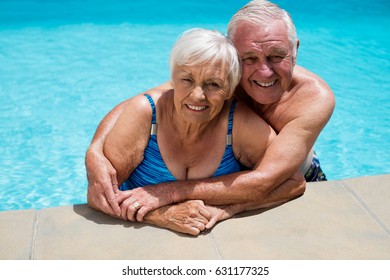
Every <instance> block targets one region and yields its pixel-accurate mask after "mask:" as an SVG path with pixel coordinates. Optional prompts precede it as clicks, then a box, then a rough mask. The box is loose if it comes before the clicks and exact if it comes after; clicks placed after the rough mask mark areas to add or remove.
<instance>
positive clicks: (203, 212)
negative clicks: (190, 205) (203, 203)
mask: <svg viewBox="0 0 390 280" xmlns="http://www.w3.org/2000/svg"><path fill="white" fill-rule="evenodd" d="M199 213H200V214H201V215H202V216H203V217H205V218H206V219H207V220H210V219H211V218H212V215H211V212H210V211H209V209H207V207H201V208H200V209H199Z"/></svg>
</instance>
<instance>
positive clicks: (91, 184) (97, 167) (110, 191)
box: [85, 149, 121, 217]
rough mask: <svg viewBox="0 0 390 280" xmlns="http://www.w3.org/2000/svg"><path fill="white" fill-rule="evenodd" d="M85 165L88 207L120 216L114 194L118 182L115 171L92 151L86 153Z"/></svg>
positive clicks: (105, 159) (101, 156)
mask: <svg viewBox="0 0 390 280" xmlns="http://www.w3.org/2000/svg"><path fill="white" fill-rule="evenodd" d="M85 165H86V169H87V178H88V196H87V198H88V206H90V207H92V208H94V209H97V210H99V211H102V212H104V213H106V214H108V215H111V216H114V217H118V216H120V214H121V209H120V207H119V203H118V200H117V198H116V193H118V192H119V191H118V181H117V176H116V171H115V169H114V167H113V166H112V164H111V163H110V161H109V160H108V159H107V158H106V157H105V156H104V155H103V154H100V153H96V152H94V151H93V150H92V149H90V150H88V151H87V154H86V160H85Z"/></svg>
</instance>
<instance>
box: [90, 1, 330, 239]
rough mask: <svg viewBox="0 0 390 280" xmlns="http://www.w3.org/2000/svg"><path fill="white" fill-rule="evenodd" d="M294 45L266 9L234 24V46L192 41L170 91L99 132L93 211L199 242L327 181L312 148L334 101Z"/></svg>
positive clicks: (128, 107) (121, 108) (206, 36)
mask: <svg viewBox="0 0 390 280" xmlns="http://www.w3.org/2000/svg"><path fill="white" fill-rule="evenodd" d="M298 46H299V41H298V39H297V35H296V31H295V27H294V25H293V22H292V20H291V18H290V16H289V14H288V13H287V12H286V11H284V10H283V9H281V8H279V7H278V6H277V5H275V4H273V3H271V2H268V1H264V0H253V1H251V2H249V3H248V4H247V5H246V6H244V7H243V8H241V9H240V10H239V11H238V12H237V13H236V14H235V15H234V16H233V17H232V19H231V21H230V22H229V25H228V37H227V38H226V37H225V36H223V35H222V34H220V33H219V32H217V31H210V30H204V29H192V30H189V31H186V32H184V33H183V34H182V35H181V37H179V39H178V40H177V42H176V43H175V45H174V47H173V49H172V51H171V56H170V70H171V80H170V82H167V83H165V84H163V85H161V86H159V87H157V88H154V89H151V90H149V91H147V92H145V93H143V94H140V95H137V96H135V97H133V98H131V99H129V100H126V101H124V102H122V103H121V104H119V105H117V106H116V107H115V108H114V109H113V110H112V111H111V112H110V113H109V114H107V116H106V117H105V118H104V119H103V121H102V122H101V123H100V125H99V127H98V128H97V131H96V133H95V136H94V138H93V140H92V143H91V145H90V147H89V149H88V151H87V153H86V169H87V174H88V183H89V185H88V205H89V206H90V207H92V208H95V209H97V210H99V211H102V212H104V213H106V214H109V215H111V216H114V217H119V218H122V219H124V220H131V221H144V222H147V223H151V224H154V225H157V226H160V227H163V228H168V229H170V230H173V231H176V232H181V233H187V234H191V235H198V234H199V233H200V232H202V231H203V230H205V229H210V228H212V227H213V226H214V225H215V224H216V223H217V222H219V221H222V220H225V219H228V218H230V217H232V216H233V215H235V214H237V213H240V212H244V211H248V210H254V209H259V208H266V207H271V206H275V205H279V204H281V203H285V202H287V201H289V200H291V199H294V198H296V197H298V196H300V195H302V194H303V193H304V191H305V186H306V181H320V180H326V178H325V175H324V173H323V172H322V170H321V167H320V165H319V161H318V159H317V157H316V156H315V154H314V152H313V145H314V142H315V141H316V139H317V137H318V135H319V134H320V132H321V130H322V129H323V128H324V126H325V125H326V123H327V122H328V120H329V119H330V117H331V115H332V112H333V109H334V106H335V100H334V96H333V93H332V91H331V90H330V89H329V87H328V86H327V85H326V84H325V82H323V81H322V80H321V79H320V78H319V77H317V76H316V75H314V74H313V73H311V72H309V71H307V70H305V69H303V68H301V67H299V66H296V57H297V50H298Z"/></svg>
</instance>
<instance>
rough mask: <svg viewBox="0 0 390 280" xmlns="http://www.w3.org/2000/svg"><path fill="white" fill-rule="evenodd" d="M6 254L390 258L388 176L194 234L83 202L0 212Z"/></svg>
mask: <svg viewBox="0 0 390 280" xmlns="http://www.w3.org/2000/svg"><path fill="white" fill-rule="evenodd" d="M0 228H1V230H0V248H1V250H0V259H3V260H29V259H35V260H58V259H60V260H100V259H102V260H109V259H118V260H119V259H120V260H131V259H138V260H163V259H166V260H174V259H179V260H188V259H192V260H202V259H207V260H224V259H228V260H239V259H242V260H245V259H268V260H309V259H314V260H324V259H326V260H344V259H349V260H389V259H390V174H388V175H378V176H370V177H360V178H354V179H346V180H339V181H328V182H320V183H309V184H308V185H307V189H306V193H305V194H304V196H302V197H300V198H298V199H296V200H293V201H291V202H289V203H286V204H284V205H282V206H279V207H276V208H273V209H269V210H267V211H262V212H261V211H257V212H250V213H246V214H241V215H239V216H236V217H234V218H232V219H229V220H227V221H223V222H221V223H219V224H217V225H216V226H215V227H214V228H213V229H212V230H211V231H209V232H206V233H204V234H201V235H199V236H198V237H191V236H187V235H182V234H177V233H174V232H172V231H169V230H166V229H160V228H157V227H154V226H151V225H148V224H143V223H132V222H126V221H122V220H120V219H115V218H111V217H109V216H106V215H104V214H102V213H99V212H97V211H95V210H92V209H89V208H88V207H87V206H86V205H71V206H63V207H56V208H47V209H42V210H38V211H37V210H19V211H6V212H0Z"/></svg>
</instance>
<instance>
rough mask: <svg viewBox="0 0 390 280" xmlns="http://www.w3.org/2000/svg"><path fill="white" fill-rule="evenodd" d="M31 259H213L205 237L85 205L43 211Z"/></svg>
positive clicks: (214, 257) (214, 255)
mask: <svg viewBox="0 0 390 280" xmlns="http://www.w3.org/2000/svg"><path fill="white" fill-rule="evenodd" d="M39 220H42V221H45V222H44V223H42V224H41V226H40V227H39V228H38V232H37V234H36V235H37V237H36V246H35V250H34V254H33V258H34V259H204V258H209V259H216V258H217V257H218V256H217V254H216V250H215V248H214V246H213V244H212V243H211V240H210V238H208V237H207V236H203V235H201V236H198V237H189V236H186V235H181V234H176V233H174V232H171V231H169V230H164V229H160V228H156V227H154V226H151V225H148V224H143V223H132V222H126V221H122V220H120V219H116V218H112V217H109V216H106V215H104V214H102V213H99V212H97V211H95V210H92V209H89V208H88V207H87V206H86V205H75V206H73V207H59V208H52V209H45V210H42V211H41V212H40V214H39Z"/></svg>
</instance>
